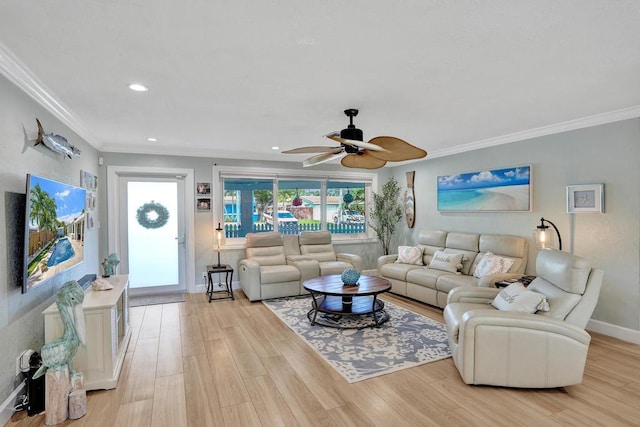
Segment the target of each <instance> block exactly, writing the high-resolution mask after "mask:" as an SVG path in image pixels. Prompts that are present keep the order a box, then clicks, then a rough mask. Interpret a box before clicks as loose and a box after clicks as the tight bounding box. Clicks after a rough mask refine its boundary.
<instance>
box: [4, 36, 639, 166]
mask: <svg viewBox="0 0 640 427" xmlns="http://www.w3.org/2000/svg"><path fill="white" fill-rule="evenodd" d="M0 73H1V74H3V75H4V76H5V77H6V78H7V79H9V80H10V81H11V82H12V83H13V84H15V85H16V86H18V87H19V88H20V89H22V90H23V91H24V92H25V93H27V94H28V95H29V96H30V97H31V98H33V99H34V100H35V101H36V102H38V103H39V104H40V105H42V106H43V107H44V108H45V109H46V110H47V111H49V112H50V113H51V114H52V115H53V116H55V117H56V118H57V119H59V120H60V121H61V122H62V123H64V124H65V125H67V126H68V127H69V128H71V129H72V130H73V131H74V132H76V133H77V134H78V135H79V136H80V137H82V138H83V139H85V140H86V141H87V142H88V143H89V144H91V145H92V146H93V147H94V148H96V149H98V150H102V151H105V152H115V151H116V150H118V149H119V148H121V150H120V151H118V152H122V153H147V154H160V155H162V154H164V155H175V156H180V155H185V153H184V151H183V150H180V149H177V148H164V149H160V150H158V148H157V147H155V148H150V147H144V148H143V147H136V148H132V147H104V146H103V144H100V143H98V140H97V139H96V138H95V137H94V136H93V135H92V134H91V132H89V130H88V129H87V128H86V127H85V126H84V125H83V124H82V123H81V122H80V121H79V120H78V119H77V118H76V117H75V115H74V114H73V113H72V112H71V111H70V110H69V109H68V108H67V107H65V106H64V104H62V102H60V101H58V99H57V97H56V96H55V95H53V93H52V92H51V91H50V90H49V89H48V88H47V87H46V86H45V85H44V84H42V83H41V82H40V81H39V80H38V79H37V78H36V77H35V76H34V75H33V74H32V73H31V72H30V71H29V70H28V68H27V67H26V66H24V65H23V64H22V63H21V62H20V61H19V60H18V58H16V56H15V55H14V54H13V53H12V52H11V51H10V50H9V49H7V48H6V47H5V46H4V45H3V44H2V42H0ZM637 117H640V105H635V106H632V107H628V108H623V109H620V110H615V111H609V112H606V113H600V114H596V115H593V116H588V117H583V118H579V119H574V120H569V121H566V122H561V123H556V124H552V125H548V126H542V127H539V128H535V129H529V130H525V131H521V132H515V133H511V134H507V135H502V136H498V137H492V138H487V139H482V140H479V141H474V142H470V143H467V144H462V145H458V146H455V147H452V148H448V149H443V150H435V151H430V152H429V158H430V159H433V158H438V157H445V156H451V155H454V154H460V153H465V152H467V151H473V150H479V149H481V148H488V147H494V146H496V145H502V144H508V143H510V142H517V141H524V140H527V139H532V138H538V137H541V136H546V135H552V134H557V133H562V132H567V131H571V130H576V129H583V128H587V127H591V126H598V125H602V124H606V123H612V122H617V121H621V120H627V119H632V118H637ZM196 151H199V152H198V153H197V154H200V155H212V154H213V153H209V152H208V151H207V150H196ZM195 154H196V152H190V153H189V155H195ZM215 156H216V157H223V158H238V157H233V155H227V156H224V155H223V156H221V155H220V153H215ZM421 160H424V159H416V160H410V161H407V162H406V163H415V162H417V161H421ZM402 164H405V163H402ZM393 166H397V164H396V165H393Z"/></svg>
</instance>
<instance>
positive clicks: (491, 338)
mask: <svg viewBox="0 0 640 427" xmlns="http://www.w3.org/2000/svg"><path fill="white" fill-rule="evenodd" d="M536 274H537V277H536V279H535V280H533V282H531V284H530V285H529V286H528V288H527V290H530V291H534V292H537V293H539V294H543V295H545V296H546V299H547V301H548V304H549V311H546V312H541V311H538V312H537V313H536V314H530V313H523V312H515V311H500V310H497V309H495V308H494V307H493V306H492V305H491V301H493V299H494V298H495V297H496V295H497V294H498V293H499V292H501V290H500V289H494V288H456V289H454V290H452V291H451V293H450V294H449V301H448V304H447V306H446V307H445V309H444V319H445V322H446V324H447V333H448V337H449V345H450V346H451V352H452V356H453V362H454V363H455V365H456V367H457V368H458V371H459V372H460V375H461V377H462V380H463V381H464V382H465V383H467V384H486V385H497V386H505V387H526V388H547V387H563V386H568V385H573V384H579V383H580V382H582V375H583V372H584V366H585V363H586V358H587V351H588V349H589V343H590V340H591V337H590V336H589V334H588V333H587V332H586V331H585V330H584V328H585V326H586V325H587V322H588V321H589V318H590V317H591V314H592V313H593V310H594V308H595V306H596V303H597V302H598V296H599V294H600V287H601V284H602V277H603V272H602V270H598V269H592V268H591V266H590V265H589V263H588V262H587V261H585V260H584V259H583V258H580V257H578V256H575V255H571V254H569V253H566V252H561V251H556V250H542V251H540V252H539V253H538V256H537V258H536Z"/></svg>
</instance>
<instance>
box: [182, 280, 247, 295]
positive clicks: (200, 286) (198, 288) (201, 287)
mask: <svg viewBox="0 0 640 427" xmlns="http://www.w3.org/2000/svg"><path fill="white" fill-rule="evenodd" d="M215 284H216V285H217V283H215ZM231 289H240V282H232V283H231ZM206 290H207V285H205V284H204V283H196V286H195V289H194V291H193V293H196V294H197V293H204V292H206Z"/></svg>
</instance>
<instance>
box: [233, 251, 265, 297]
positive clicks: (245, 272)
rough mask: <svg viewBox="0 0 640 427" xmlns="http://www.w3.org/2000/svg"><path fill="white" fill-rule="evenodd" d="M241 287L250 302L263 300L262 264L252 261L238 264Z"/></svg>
mask: <svg viewBox="0 0 640 427" xmlns="http://www.w3.org/2000/svg"><path fill="white" fill-rule="evenodd" d="M238 276H239V279H240V287H241V288H242V291H243V292H244V294H245V295H246V296H247V298H249V300H250V301H257V300H260V299H262V298H261V294H260V264H258V263H257V262H256V261H255V260H252V259H242V260H240V262H239V263H238Z"/></svg>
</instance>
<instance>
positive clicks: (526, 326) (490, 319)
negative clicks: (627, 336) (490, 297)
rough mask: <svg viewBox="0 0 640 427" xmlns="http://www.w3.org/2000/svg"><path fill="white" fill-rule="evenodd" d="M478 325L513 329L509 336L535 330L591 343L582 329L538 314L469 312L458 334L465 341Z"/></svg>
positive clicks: (488, 311)
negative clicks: (521, 331) (463, 336)
mask: <svg viewBox="0 0 640 427" xmlns="http://www.w3.org/2000/svg"><path fill="white" fill-rule="evenodd" d="M480 325H484V326H495V327H504V328H514V329H513V330H512V331H511V332H510V334H517V333H518V330H520V329H521V330H525V331H526V330H535V331H538V332H547V333H552V334H556V335H562V336H564V337H567V338H570V339H572V340H575V341H577V342H579V343H581V344H584V345H589V342H591V336H590V335H589V334H588V333H587V332H586V331H585V330H584V329H582V328H579V327H577V326H575V325H572V324H571V323H567V322H565V321H564V320H559V319H554V318H552V317H548V316H543V315H540V314H531V313H522V312H516V311H502V310H493V309H487V310H470V311H467V312H466V313H464V315H462V322H461V323H460V332H459V333H460V335H462V334H463V331H464V334H465V339H468V338H469V337H470V336H472V335H473V333H474V331H475V330H476V329H477V327H478V326H480ZM468 334H471V335H468Z"/></svg>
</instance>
